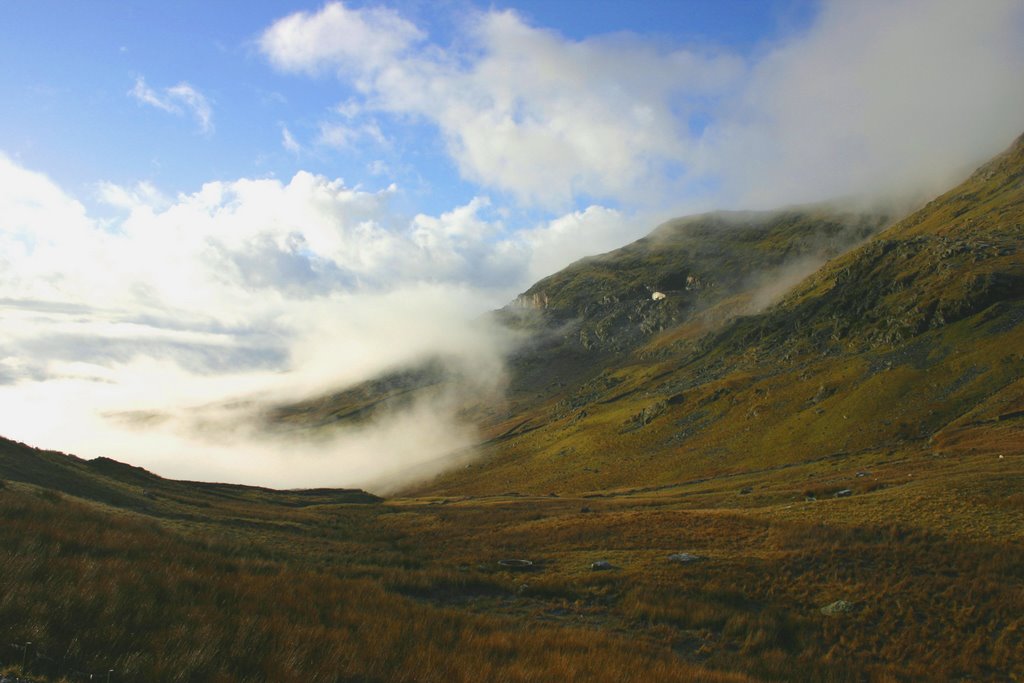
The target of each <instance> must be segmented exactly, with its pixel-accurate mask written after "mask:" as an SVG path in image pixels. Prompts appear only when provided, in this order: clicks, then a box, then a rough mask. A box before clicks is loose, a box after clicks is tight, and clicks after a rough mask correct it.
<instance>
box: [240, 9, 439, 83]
mask: <svg viewBox="0 0 1024 683" xmlns="http://www.w3.org/2000/svg"><path fill="white" fill-rule="evenodd" d="M422 38H423V33H422V32H421V31H420V30H419V29H418V28H417V27H416V26H414V25H413V24H412V23H410V22H408V21H406V20H405V19H402V18H401V17H400V16H399V15H398V14H397V13H396V12H394V11H393V10H390V9H386V8H368V9H364V10H353V9H349V8H347V7H345V6H344V5H342V4H341V3H330V4H327V5H325V6H324V7H323V8H322V9H321V10H320V11H319V12H316V13H310V12H296V13H295V14H292V15H289V16H287V17H285V18H284V19H281V20H279V21H277V22H276V23H275V24H274V26H273V27H272V28H271V29H270V30H268V31H266V32H265V33H264V34H263V36H262V37H261V38H260V48H261V49H262V50H263V52H264V53H265V54H267V55H268V56H269V57H270V59H271V60H272V62H273V63H274V65H275V66H277V67H278V68H280V69H283V70H286V71H302V72H306V73H311V74H315V73H318V72H320V71H322V70H324V69H328V68H339V67H346V66H354V67H356V68H359V69H360V70H362V69H363V68H364V67H378V66H380V67H383V66H386V65H387V64H389V63H391V62H392V61H393V60H394V59H395V58H396V57H397V56H398V55H400V54H402V53H403V52H404V51H405V50H406V49H407V48H408V47H409V46H411V45H412V44H414V43H416V42H418V41H419V40H420V39H422Z"/></svg>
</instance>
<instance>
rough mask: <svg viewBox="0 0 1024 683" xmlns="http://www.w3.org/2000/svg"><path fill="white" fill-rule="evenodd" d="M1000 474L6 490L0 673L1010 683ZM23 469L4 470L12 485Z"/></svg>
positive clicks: (905, 458) (1018, 572)
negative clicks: (112, 492)
mask: <svg viewBox="0 0 1024 683" xmlns="http://www.w3.org/2000/svg"><path fill="white" fill-rule="evenodd" d="M999 455H1000V454H997V453H994V452H990V451H980V450H979V451H973V452H972V451H971V450H963V451H945V452H943V453H942V454H937V453H933V452H930V451H927V450H920V451H916V450H915V451H908V452H896V451H880V452H874V451H866V452H862V453H859V454H846V455H842V456H836V457H832V458H824V459H820V460H815V461H810V462H806V463H802V464H801V463H796V464H792V465H789V466H785V467H778V468H774V469H768V470H764V471H761V472H756V473H748V474H743V475H737V476H725V477H721V478H710V479H706V480H703V481H696V482H680V483H677V484H671V485H666V486H662V487H658V488H652V489H646V490H620V491H603V492H599V493H595V494H582V495H574V496H572V497H562V496H558V495H546V496H532V497H528V496H521V495H515V494H513V493H511V492H510V493H509V494H507V495H499V496H488V497H449V498H418V499H414V498H406V499H391V500H386V501H382V502H372V500H367V501H361V502H331V500H330V496H329V494H328V493H326V492H321V493H320V494H319V495H317V496H313V497H311V498H310V499H308V500H302V499H301V496H296V494H291V493H287V492H282V493H280V494H277V493H274V492H269V491H265V490H261V491H257V492H256V493H249V492H247V491H246V490H245V489H242V488H240V487H237V488H236V489H235V490H233V492H229V493H225V492H224V491H220V490H216V489H211V488H210V487H206V488H203V487H202V486H201V485H196V486H195V488H190V485H188V484H179V483H174V485H173V486H172V485H171V484H170V483H168V484H167V485H166V486H164V487H161V485H160V483H159V482H150V483H149V484H148V486H149V487H150V488H148V489H146V490H144V491H143V490H142V489H140V488H139V487H138V483H137V482H136V481H135V480H129V479H128V478H127V477H126V476H124V473H120V474H119V475H118V477H115V478H114V479H109V477H110V474H109V473H103V474H102V477H106V478H108V479H109V481H113V482H115V484H116V486H117V487H120V491H121V493H122V494H123V496H122V497H121V498H117V499H115V500H114V501H113V504H111V503H110V502H99V501H97V500H96V496H95V495H92V496H91V494H90V492H92V491H95V490H99V489H98V488H96V487H92V488H86V489H83V490H84V491H85V493H83V496H82V497H79V496H77V495H73V493H72V492H73V490H74V487H73V486H72V485H71V484H70V483H69V484H68V485H67V486H66V487H65V489H66V490H65V491H64V492H58V491H55V490H53V489H52V488H49V487H42V486H39V485H37V484H35V483H29V481H26V480H29V479H31V478H30V477H22V479H23V480H22V481H13V480H11V479H8V480H7V481H6V482H5V484H4V486H3V488H2V489H0V519H3V524H2V525H0V568H2V571H0V643H2V644H3V645H2V647H0V662H2V664H3V670H6V671H9V672H13V671H21V670H22V663H24V665H25V666H24V669H23V671H24V673H26V674H29V675H31V676H32V677H33V678H34V679H38V680H87V679H88V677H89V675H90V674H92V675H93V676H99V678H98V679H97V678H94V679H93V680H104V679H105V677H106V674H107V673H108V672H109V673H110V680H111V681H158V680H159V681H199V680H210V681H267V680H274V681H293V680H294V681H298V680H302V681H480V680H492V681H538V680H551V681H555V680H559V681H563V680H564V681H573V680H577V681H584V680H588V681H589V680H609V681H612V680H614V681H630V680H635V681H641V680H642V681H652V680H703V681H751V680H785V681H793V680H801V681H863V680H877V681H904V680H905V681H920V680H971V681H975V680H977V681H981V680H993V681H1006V680H1011V681H1012V680H1024V545H1022V543H1024V493H1022V492H1024V467H1022V465H1024V457H1022V455H1021V453H1020V452H1019V451H1018V452H1008V453H1004V454H1003V456H1004V457H1002V458H1000V457H999ZM38 457H40V455H39V452H35V451H30V450H29V449H24V451H18V450H16V451H12V452H11V453H8V454H7V456H6V460H5V463H6V470H5V474H6V476H8V477H9V476H10V473H11V472H12V471H13V469H12V466H11V463H12V462H15V461H16V460H17V461H19V462H24V461H25V460H26V459H29V458H38ZM47 457H49V458H51V460H53V459H55V458H60V457H62V456H52V455H48V456H47ZM53 461H54V462H57V461H56V460H53ZM24 469H25V468H22V470H24ZM91 476H92V475H91ZM95 476H96V477H99V476H100V475H95ZM69 481H70V479H69ZM160 481H162V480H160ZM847 490H848V491H849V495H845V494H844V495H839V496H838V497H837V494H839V492H841V491H847ZM90 496H91V497H90ZM812 497H813V498H815V499H816V500H809V498H812ZM106 498H107V499H108V500H110V496H109V495H108V496H106ZM342 500H343V499H342ZM679 553H688V554H691V555H695V556H697V557H698V558H699V559H696V560H693V561H689V562H678V561H672V560H671V559H670V556H671V555H674V554H679ZM503 559H526V560H530V561H531V562H532V563H533V564H532V566H530V567H527V568H508V567H505V566H502V565H501V564H499V561H501V560H503ZM601 561H604V562H607V563H609V564H610V565H611V568H610V569H604V570H595V569H592V564H593V563H595V562H601ZM837 601H843V602H837ZM829 605H832V608H831V609H826V610H825V612H832V613H831V614H826V613H823V612H822V608H823V607H826V606H829ZM27 643H31V645H26V644H27Z"/></svg>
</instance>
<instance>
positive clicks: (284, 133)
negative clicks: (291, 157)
mask: <svg viewBox="0 0 1024 683" xmlns="http://www.w3.org/2000/svg"><path fill="white" fill-rule="evenodd" d="M281 146H282V147H284V148H285V149H286V150H288V151H289V152H291V153H292V154H298V153H299V152H300V151H302V146H301V145H300V144H299V143H298V141H297V140H296V139H295V136H294V135H292V132H291V131H290V130H288V126H281Z"/></svg>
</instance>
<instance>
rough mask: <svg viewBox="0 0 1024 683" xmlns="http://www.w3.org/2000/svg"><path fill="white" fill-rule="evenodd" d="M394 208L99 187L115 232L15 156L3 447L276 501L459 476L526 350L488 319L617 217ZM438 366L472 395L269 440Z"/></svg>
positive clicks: (479, 205)
mask: <svg viewBox="0 0 1024 683" xmlns="http://www.w3.org/2000/svg"><path fill="white" fill-rule="evenodd" d="M398 192H399V190H398V189H397V188H396V187H394V186H387V187H384V188H382V189H379V190H375V191H371V190H364V189H353V188H350V187H348V186H346V185H345V184H344V183H343V182H342V181H340V180H333V179H329V178H326V177H323V176H318V175H314V174H311V173H307V172H299V173H296V174H295V176H293V177H292V178H291V179H290V180H288V181H281V180H277V179H239V180H235V181H221V182H211V183H207V184H206V185H204V186H203V187H202V188H200V189H199V190H198V191H196V192H194V193H191V194H180V195H178V196H175V197H168V196H166V195H165V194H163V193H162V192H160V191H159V190H158V189H157V188H156V187H154V186H153V185H152V184H149V183H145V182H143V183H137V184H135V185H133V186H130V187H124V186H119V185H116V184H112V183H102V184H100V185H99V186H98V187H97V196H98V198H99V199H100V200H101V201H102V202H104V203H105V204H106V205H108V206H109V207H111V208H113V209H115V210H116V211H117V212H118V216H117V217H116V218H113V219H110V218H108V219H105V220H103V221H100V220H97V219H95V218H93V217H91V216H90V215H89V213H88V211H87V210H86V209H85V207H84V206H83V205H82V204H81V203H80V202H78V201H77V200H75V199H73V198H72V197H70V196H69V195H67V194H66V193H65V192H64V191H63V190H61V188H60V187H58V186H57V185H56V184H54V183H53V182H52V181H51V180H50V179H49V178H47V177H46V176H44V175H42V174H39V173H35V172H32V171H29V170H27V169H24V168H22V167H21V166H19V165H18V164H16V163H15V162H13V161H12V160H10V159H9V158H7V157H4V156H2V155H0V215H2V216H4V220H3V221H2V222H0V311H2V312H3V315H2V316H0V332H2V334H0V434H3V435H5V436H7V437H10V438H16V439H19V440H22V441H26V442H29V443H33V444H36V445H40V446H44V447H51V448H58V449H62V450H66V451H70V452H74V453H76V454H79V455H83V456H96V455H106V456H110V457H115V458H120V459H124V460H126V461H128V462H132V463H135V464H140V465H143V466H148V467H152V468H154V469H156V470H157V471H158V472H159V473H161V474H165V475H171V476H187V477H193V478H202V479H210V478H225V479H230V480H232V481H245V482H249V483H261V484H269V485H278V486H280V485H289V486H291V485H295V486H297V485H306V486H315V485H341V484H353V483H365V482H370V481H372V482H374V484H375V485H377V486H381V481H383V480H384V479H387V478H389V477H390V478H392V480H393V477H395V476H397V473H399V472H402V471H406V470H408V469H409V468H410V467H412V466H416V467H424V468H427V469H426V470H421V471H430V469H431V468H436V467H439V466H443V464H444V463H445V462H447V461H446V460H445V455H446V454H449V453H451V452H452V451H453V450H459V449H464V448H466V447H467V446H468V445H470V444H471V442H472V440H473V432H472V429H470V428H468V427H467V426H466V425H465V424H463V423H462V421H461V420H460V419H459V417H458V414H459V411H460V410H461V409H462V408H463V406H464V402H465V401H466V400H470V399H472V400H481V399H484V398H493V393H494V392H495V391H497V389H498V388H499V387H500V379H501V374H502V372H501V363H502V358H503V357H504V354H505V353H506V351H507V350H508V346H507V344H508V343H510V341H509V340H508V339H507V337H505V336H504V335H503V334H499V333H497V332H496V331H495V330H493V329H491V328H489V327H487V326H486V325H484V324H482V323H481V322H480V321H479V320H478V319H479V317H480V315H481V314H482V313H484V312H485V311H487V310H489V309H491V308H494V307H497V306H499V305H501V304H503V303H505V302H506V301H507V300H509V299H510V298H511V297H512V296H513V295H514V294H515V293H516V292H517V291H519V290H520V289H521V288H523V287H524V286H525V284H527V282H526V278H528V277H532V275H533V273H534V272H535V270H536V268H537V267H538V265H537V261H536V259H538V258H539V259H541V260H542V261H543V262H544V263H546V264H548V265H553V264H555V263H557V262H558V259H559V258H562V259H564V260H568V259H570V258H572V257H573V255H574V254H575V253H576V252H580V253H582V251H583V250H585V249H586V248H587V246H585V245H590V246H592V245H593V242H586V240H585V239H584V238H583V236H584V235H585V233H586V229H587V226H588V225H592V226H600V225H602V220H603V221H612V220H614V219H615V215H614V212H612V213H610V214H607V215H606V214H605V212H602V211H601V210H599V209H597V208H594V209H591V210H588V211H585V212H581V213H579V214H578V215H577V214H574V215H573V216H572V217H571V218H567V219H565V220H563V221H555V222H552V223H550V224H543V225H539V226H537V227H535V228H534V229H532V230H531V231H528V232H526V233H521V234H520V233H514V232H512V233H510V232H508V230H507V227H506V226H505V225H504V224H503V223H502V221H501V220H500V218H498V217H497V213H496V212H494V211H492V207H491V205H490V201H489V200H488V199H487V198H485V197H477V198H474V199H472V200H470V201H469V202H468V203H466V204H464V205H462V206H457V207H454V208H453V209H451V210H450V211H446V212H442V213H441V214H439V215H436V216H435V215H428V214H417V215H414V216H412V217H407V216H403V215H402V214H401V213H400V212H398V211H397V210H395V209H394V207H393V204H394V202H393V197H394V196H395V194H396V193H398ZM574 239H579V240H580V244H579V245H577V246H576V249H575V250H574V249H567V248H566V247H565V245H566V244H568V243H569V242H571V241H573V240H574ZM548 249H551V250H552V251H551V253H547V254H544V255H542V256H538V254H540V252H542V251H547V250H548ZM558 254H561V256H558ZM559 265H564V264H559ZM425 357H441V358H446V359H449V360H448V361H447V362H448V363H449V365H451V366H453V367H454V368H455V369H456V370H459V373H461V375H462V376H466V377H473V378H475V379H474V381H473V382H470V383H467V382H465V381H463V382H460V383H458V385H457V390H453V391H450V392H448V393H444V394H441V395H434V396H431V397H430V399H429V400H424V401H422V402H416V403H414V404H413V405H410V406H407V407H406V408H405V409H403V410H402V411H399V412H396V413H394V414H390V415H387V416H385V417H384V418H382V419H381V420H379V421H377V422H373V423H370V424H366V425H362V426H359V427H358V428H355V429H350V430H345V431H344V432H339V433H337V434H334V435H332V436H331V438H330V439H326V440H323V439H321V440H319V441H317V442H316V443H315V444H314V443H312V442H309V441H307V440H306V439H304V438H303V439H299V440H296V439H294V438H293V436H294V435H291V436H288V435H278V436H277V437H273V438H271V437H268V436H267V435H266V433H264V432H263V431H261V428H260V427H259V424H260V419H261V415H262V412H261V411H264V410H266V409H267V406H269V405H271V404H274V403H281V402H287V401H294V400H299V399H302V398H306V397H309V396H311V395H316V394H318V393H320V392H325V391H328V390H335V389H337V388H338V387H342V386H346V385H349V384H351V383H354V382H358V381H361V380H363V379H366V378H369V377H373V376H375V375H376V374H378V373H380V372H383V371H386V370H388V369H390V368H394V367H397V366H401V365H403V364H407V363H413V362H418V361H419V360H421V359H423V358H425ZM466 368H470V370H466ZM226 406H228V407H226ZM230 406H234V407H230ZM125 415H127V416H132V415H144V416H150V417H151V418H152V419H148V421H147V420H144V421H143V422H142V423H141V424H142V426H143V427H144V429H140V428H139V426H140V423H139V422H138V420H134V421H133V420H130V419H129V420H125V419H122V417H123V416H125ZM428 418H429V419H428ZM416 425H419V430H418V431H417V429H415V427H416ZM300 465H301V467H300Z"/></svg>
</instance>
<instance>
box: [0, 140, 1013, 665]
mask: <svg viewBox="0 0 1024 683" xmlns="http://www.w3.org/2000/svg"><path fill="white" fill-rule="evenodd" d="M721 221H727V222H729V223H730V225H729V226H726V225H720V224H719V222H721ZM882 223H884V220H883V219H881V218H878V217H875V218H864V217H863V216H861V217H859V218H852V219H851V220H846V219H843V220H841V221H839V220H837V221H833V219H821V216H820V215H819V216H817V217H814V216H812V215H811V213H808V211H807V210H801V211H798V212H796V213H782V214H772V215H770V216H768V215H759V216H749V215H748V216H742V217H729V218H725V217H723V216H720V215H719V216H705V217H699V218H697V219H692V220H687V221H681V222H678V223H672V224H669V225H668V226H666V227H663V228H661V229H659V230H658V231H656V232H655V233H654V234H653V235H652V236H650V237H649V238H646V241H644V240H642V241H641V242H638V243H636V244H634V245H630V246H629V247H626V248H625V249H624V250H620V251H618V252H612V253H611V254H609V255H606V256H604V257H601V258H598V259H591V260H584V261H582V262H580V263H577V264H575V265H573V266H571V267H570V268H569V269H567V270H566V271H563V272H562V273H559V274H556V275H555V276H552V277H551V278H548V279H546V280H544V281H542V283H538V285H537V286H536V287H534V288H531V290H529V291H528V292H527V293H526V294H525V295H524V297H521V298H520V300H519V303H518V305H517V306H515V307H510V308H509V309H507V310H505V311H503V312H501V313H499V314H498V315H500V316H504V317H505V319H506V321H507V323H508V324H509V325H512V326H514V327H515V328H516V330H518V331H519V332H528V333H530V334H532V335H533V337H534V341H533V343H532V344H528V345H526V346H524V347H522V348H521V349H520V351H519V352H518V354H517V355H516V356H514V357H513V358H512V359H511V360H510V374H511V377H510V380H509V381H510V389H509V393H508V396H507V398H506V399H505V401H504V402H503V403H501V404H500V405H493V406H487V407H484V408H479V409H477V410H476V411H467V413H466V414H467V416H473V417H475V418H476V419H478V420H480V426H481V433H482V434H483V440H482V443H481V444H480V446H479V448H478V451H479V453H478V456H477V457H476V458H475V459H474V460H472V461H471V462H469V463H468V464H463V465H461V466H460V467H458V468H457V469H452V470H449V471H447V472H446V473H444V474H442V475H440V476H438V477H437V478H435V479H432V480H430V481H427V482H423V483H421V484H419V485H418V486H417V487H416V488H415V489H410V490H407V491H405V492H404V493H403V494H402V495H400V496H394V497H391V498H388V499H380V498H377V497H375V496H372V495H370V494H366V493H364V492H361V491H353V490H326V489H325V490H315V491H272V490H269V489H257V488H250V487H242V486H231V485H224V484H199V483H193V482H173V481H167V480H163V479H161V478H159V477H157V476H156V475H153V474H152V473H149V472H146V471H145V470H141V469H139V468H135V467H130V466H127V465H123V464H120V463H116V462H113V461H111V460H107V459H97V460H93V461H83V460H80V459H77V458H74V457H73V456H67V455H64V454H59V453H50V452H43V451H38V450H35V449H33V448H30V447H27V446H24V445H21V444H16V443H13V442H8V441H2V440H0V519H2V520H3V524H2V525H0V670H2V671H11V672H14V671H17V672H21V673H28V674H30V675H31V676H32V677H33V678H34V679H37V680H46V681H72V680H73V681H81V680H89V679H90V677H92V680H104V679H105V678H106V677H107V676H109V678H110V680H111V681H270V680H273V681H353V682H354V681H480V680H493V681H524V682H525V681H538V680H544V681H546V680H551V681H593V680H602V681H662V680H680V681H821V682H823V683H824V682H826V681H828V682H836V681H850V682H851V683H852V682H854V681H857V682H859V681H879V682H883V681H885V682H890V681H908V682H909V681H1022V680H1024V324H1022V323H1024V286H1022V283H1024V254H1022V253H1021V244H1022V238H1024V139H1022V140H1019V141H1018V142H1017V143H1016V144H1015V145H1014V146H1013V147H1012V148H1011V149H1010V150H1009V151H1008V152H1006V153H1005V154H1003V155H1001V156H999V157H998V158H996V159H994V160H993V161H992V162H990V163H989V164H986V165H985V166H983V167H982V168H981V169H979V170H978V171H977V172H976V173H975V174H974V175H972V176H971V177H970V178H969V179H967V180H966V181H965V182H964V183H963V184H962V185H960V186H959V187H957V188H955V189H954V190H952V191H950V192H948V193H946V194H945V195H943V196H941V197H939V198H937V199H935V200H934V201H932V202H931V203H930V204H928V205H927V206H924V207H922V208H921V209H920V210H918V211H916V212H915V213H913V214H912V215H910V216H908V217H906V218H904V219H902V220H900V221H898V222H896V223H895V224H893V225H891V226H889V227H887V228H886V229H885V230H884V231H882V232H880V233H878V234H874V236H871V234H873V231H874V230H875V229H877V228H879V227H881V226H882ZM851 225H852V226H854V227H852V228H850V226H851ZM714 226H717V227H714ZM830 226H831V227H830ZM712 227H714V229H712ZM705 230H706V231H707V232H704V231H705ZM840 235H842V236H843V237H842V238H841V242H842V244H845V245H847V246H849V247H853V248H852V250H851V251H848V252H845V253H843V254H835V255H834V257H833V258H831V260H829V262H828V263H826V264H825V265H824V266H823V267H822V268H820V269H818V270H816V271H815V272H813V273H811V274H810V275H808V276H807V277H806V278H804V279H802V280H799V278H796V279H797V280H799V281H798V282H796V283H795V286H792V287H789V286H788V285H789V284H790V282H792V279H791V277H790V276H793V275H794V274H799V273H800V271H801V268H802V267H803V265H802V264H804V263H807V262H809V261H805V259H804V257H805V256H809V257H817V256H820V255H821V254H822V252H821V251H820V250H821V249H825V250H826V251H827V250H829V249H834V250H835V251H840V250H841V249H839V247H838V246H836V245H834V244H833V243H832V242H830V240H833V239H839V237H838V236H840ZM695 236H699V237H700V238H699V239H697V237H695ZM716 240H717V242H716ZM856 243H859V246H855V247H854V246H853V245H854V244H856ZM792 244H796V245H798V246H795V247H790V246H789V245H792ZM799 245H802V246H799ZM787 250H792V251H793V253H790V252H789V251H787ZM684 252H685V253H686V254H687V256H686V257H685V259H684V258H683V256H682V254H683V253H684ZM755 253H759V254H761V256H752V254H755ZM637 254H646V255H648V256H651V255H657V254H660V256H653V257H652V259H651V261H650V267H649V268H648V266H646V265H645V260H644V258H641V257H640V256H637ZM758 259H760V260H758ZM754 262H757V266H756V267H755V266H750V267H749V268H747V266H745V265H743V264H750V263H754ZM712 263H713V264H714V265H715V267H714V268H712V267H711V266H710V265H707V269H703V268H704V267H705V265H706V264H712ZM786 264H789V266H792V267H786ZM794 264H795V265H794ZM769 266H770V267H769ZM743 268H747V270H743ZM709 273H712V274H709ZM759 273H760V274H762V275H759ZM764 273H775V278H776V280H777V281H776V282H775V283H774V285H776V286H774V287H773V283H772V281H771V280H772V277H771V276H768V277H767V279H765V277H766V276H764V275H763V274H764ZM695 274H696V275H695ZM691 276H694V280H690V279H689V278H690V277H691ZM698 281H699V286H697V285H698ZM710 283H714V284H710ZM688 285H689V286H690V289H687V286H688ZM680 286H681V289H680ZM648 288H650V289H653V290H654V291H663V292H664V293H665V294H666V298H665V299H664V300H661V301H654V300H653V299H652V298H651V297H650V295H649V294H647V292H648ZM766 291H767V292H769V293H770V294H771V296H768V295H761V293H763V292H766ZM595 294H599V295H600V296H598V297H597V303H593V301H594V296H593V295H595ZM659 306H661V307H659ZM634 315H635V316H639V317H631V316H634ZM638 321H639V322H642V321H647V322H648V323H649V324H643V325H639V326H638ZM638 330H639V331H638ZM450 381H452V380H451V378H450V377H449V376H448V373H447V370H446V367H445V364H444V363H437V362H433V363H431V364H428V365H426V366H424V367H422V368H418V369H406V370H405V371H403V372H400V373H395V374H393V375H389V376H388V377H382V378H379V379H378V380H377V381H376V382H375V383H371V384H367V385H362V386H360V387H351V388H348V389H345V390H343V391H339V392H335V393H333V394H331V395H329V396H324V397H319V398H317V399H314V400H312V401H310V402H307V403H304V404H300V405H295V406H283V407H281V408H280V410H279V412H278V413H277V414H276V415H275V416H274V420H275V428H286V429H299V430H301V429H310V430H315V429H322V428H324V427H325V426H328V425H337V424H345V423H346V422H348V421H356V422H358V421H362V420H366V419H369V418H370V416H372V414H373V412H374V410H378V409H381V406H386V405H388V404H392V405H402V403H403V402H407V401H409V400H411V398H410V396H412V395H414V394H416V393H417V392H431V391H436V390H438V389H437V388H438V387H439V386H441V385H443V384H444V383H446V382H450ZM509 560H513V562H509ZM515 560H519V562H514V561H515Z"/></svg>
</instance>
